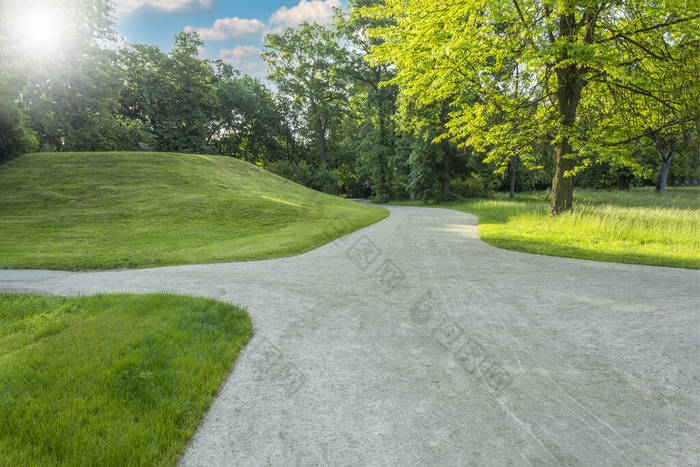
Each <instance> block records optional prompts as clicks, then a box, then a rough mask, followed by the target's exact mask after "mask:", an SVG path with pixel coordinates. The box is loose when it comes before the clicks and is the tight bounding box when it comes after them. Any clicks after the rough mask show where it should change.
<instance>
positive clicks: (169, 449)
mask: <svg viewBox="0 0 700 467" xmlns="http://www.w3.org/2000/svg"><path fill="white" fill-rule="evenodd" d="M251 333H252V327H251V322H250V318H249V316H248V314H247V313H246V312H245V311H243V310H241V309H240V308H237V307H235V306H231V305H226V304H224V303H220V302H215V301H213V300H205V299H201V298H192V297H182V296H173V295H162V294H152V295H124V294H121V295H97V296H92V297H82V298H60V297H45V296H40V295H7V294H6V295H0V421H1V423H0V465H7V466H15V465H59V464H61V465H163V464H166V465H172V464H175V462H176V461H177V459H178V457H179V456H180V455H181V454H182V452H183V450H184V447H185V444H186V443H187V441H188V439H189V438H190V437H191V436H192V434H193V433H194V430H195V429H196V428H197V426H198V424H199V422H200V420H201V418H202V416H203V415H204V413H205V411H206V409H207V407H208V406H209V404H210V402H211V400H212V398H213V396H214V395H215V394H216V392H217V390H218V388H219V386H220V385H221V383H222V382H223V380H224V378H225V377H226V375H227V374H228V373H229V372H230V371H231V368H232V366H233V362H234V360H235V358H236V356H237V354H238V352H239V350H240V349H241V347H242V346H243V345H244V344H245V343H246V342H247V341H248V339H249V337H250V336H251ZM232 416H233V415H232Z"/></svg>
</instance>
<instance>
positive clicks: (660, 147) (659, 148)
mask: <svg viewBox="0 0 700 467" xmlns="http://www.w3.org/2000/svg"><path fill="white" fill-rule="evenodd" d="M654 145H655V146H656V152H657V153H659V158H660V159H661V167H660V168H659V176H658V177H656V192H657V193H663V192H664V191H666V180H667V179H668V169H669V168H670V167H671V161H672V160H673V156H674V155H675V153H676V135H673V136H671V140H670V144H669V147H668V150H667V149H666V148H665V147H664V143H663V140H662V139H661V138H655V140H654Z"/></svg>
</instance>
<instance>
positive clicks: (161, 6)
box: [116, 0, 213, 16]
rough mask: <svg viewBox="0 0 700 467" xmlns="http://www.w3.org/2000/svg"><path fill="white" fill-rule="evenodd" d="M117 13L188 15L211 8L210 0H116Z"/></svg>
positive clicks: (130, 14)
mask: <svg viewBox="0 0 700 467" xmlns="http://www.w3.org/2000/svg"><path fill="white" fill-rule="evenodd" d="M116 5H117V15H120V16H156V15H190V14H195V13H202V12H205V11H209V10H211V9H212V6H213V3H212V0H116Z"/></svg>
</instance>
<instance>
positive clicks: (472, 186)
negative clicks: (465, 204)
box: [450, 173, 493, 198]
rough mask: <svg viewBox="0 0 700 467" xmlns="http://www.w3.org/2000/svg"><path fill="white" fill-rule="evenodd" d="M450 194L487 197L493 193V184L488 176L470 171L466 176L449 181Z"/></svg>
mask: <svg viewBox="0 0 700 467" xmlns="http://www.w3.org/2000/svg"><path fill="white" fill-rule="evenodd" d="M450 186H451V188H452V194H453V195H455V196H457V197H461V198H488V197H490V196H491V195H493V184H492V182H491V180H489V178H487V177H485V176H483V175H480V174H478V173H472V174H470V175H469V176H467V177H466V178H463V179H457V180H453V181H452V182H451V183H450Z"/></svg>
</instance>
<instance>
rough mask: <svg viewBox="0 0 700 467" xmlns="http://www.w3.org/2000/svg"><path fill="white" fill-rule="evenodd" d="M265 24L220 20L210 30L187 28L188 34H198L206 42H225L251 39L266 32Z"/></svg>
mask: <svg viewBox="0 0 700 467" xmlns="http://www.w3.org/2000/svg"><path fill="white" fill-rule="evenodd" d="M265 29H266V26H265V23H263V22H262V21H260V20H258V19H241V18H219V19H217V20H216V21H214V24H213V25H212V26H211V27H210V28H195V27H192V26H185V31H186V32H192V31H194V32H197V33H198V34H199V37H201V38H202V39H204V40H205V41H225V40H226V39H234V38H240V37H250V36H255V35H257V34H260V33H261V32H263V31H265Z"/></svg>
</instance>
